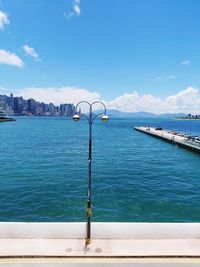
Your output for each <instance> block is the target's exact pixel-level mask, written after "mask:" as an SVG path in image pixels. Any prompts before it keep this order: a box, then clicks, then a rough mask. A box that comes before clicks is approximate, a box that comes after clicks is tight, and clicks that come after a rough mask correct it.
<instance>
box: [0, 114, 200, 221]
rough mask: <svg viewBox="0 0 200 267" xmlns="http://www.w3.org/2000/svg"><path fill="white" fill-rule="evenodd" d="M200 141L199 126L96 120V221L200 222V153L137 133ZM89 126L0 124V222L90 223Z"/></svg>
mask: <svg viewBox="0 0 200 267" xmlns="http://www.w3.org/2000/svg"><path fill="white" fill-rule="evenodd" d="M142 125H146V126H152V127H162V128H164V129H167V130H175V131H179V132H182V133H187V134H193V135H198V136H200V121H186V120H176V119H166V118H156V119H155V118H152V119H151V118H121V119H120V118H110V120H109V122H108V123H103V122H102V121H101V120H100V119H96V120H95V121H94V123H93V143H92V221H94V222H200V155H199V154H197V153H194V152H192V151H189V150H187V149H184V148H181V147H178V146H176V145H173V144H170V143H167V142H164V141H162V140H159V139H156V138H154V137H151V136H148V135H145V134H143V133H141V132H137V131H135V130H133V127H134V126H142ZM87 186H88V122H87V120H84V119H83V120H81V121H79V122H74V121H73V120H72V119H71V118H65V117H17V121H16V122H4V123H0V221H7V222H53V221H54V222H84V221H86V203H87Z"/></svg>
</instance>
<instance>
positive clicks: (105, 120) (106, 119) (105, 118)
mask: <svg viewBox="0 0 200 267" xmlns="http://www.w3.org/2000/svg"><path fill="white" fill-rule="evenodd" d="M101 119H102V121H103V122H108V116H107V115H106V114H105V115H103V116H102V117H101Z"/></svg>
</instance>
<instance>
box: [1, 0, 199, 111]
mask: <svg viewBox="0 0 200 267" xmlns="http://www.w3.org/2000/svg"><path fill="white" fill-rule="evenodd" d="M199 10H200V2H199V1H198V0H191V1H182V0H176V1H174V0H168V1H163V0H110V1H108V0H101V1H98V0H87V1H83V0H60V1H56V0H43V1H40V0H34V1H33V0H30V1H28V2H27V1H26V0H20V1H19V0H1V1H0V94H1V95H2V94H4V93H6V94H10V93H11V92H13V93H14V94H15V95H18V96H20V95H21V96H23V97H24V98H27V99H28V98H34V99H36V100H37V101H43V102H52V103H54V104H55V105H58V104H60V103H66V102H68V101H69V102H72V103H76V102H78V101H79V100H80V99H83V100H88V101H94V100H102V101H104V102H105V103H106V105H107V106H108V108H112V109H117V110H120V111H125V112H137V111H147V112H154V113H165V112H170V113H174V112H184V113H189V112H192V113H199V110H200V91H199V88H200V75H199V71H200V60H199V47H200V31H199V23H200V18H199Z"/></svg>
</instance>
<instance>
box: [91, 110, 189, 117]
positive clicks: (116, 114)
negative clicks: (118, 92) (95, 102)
mask: <svg viewBox="0 0 200 267" xmlns="http://www.w3.org/2000/svg"><path fill="white" fill-rule="evenodd" d="M100 112H101V111H100ZM95 113H96V112H95ZM107 114H108V116H109V117H113V118H115V117H116V118H176V117H184V116H186V115H187V114H185V113H163V114H154V113H150V112H145V111H140V112H122V111H119V110H115V109H109V110H107Z"/></svg>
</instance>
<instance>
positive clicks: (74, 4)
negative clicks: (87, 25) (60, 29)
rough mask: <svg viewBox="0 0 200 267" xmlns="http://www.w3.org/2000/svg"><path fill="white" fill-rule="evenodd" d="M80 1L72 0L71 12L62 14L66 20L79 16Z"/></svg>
mask: <svg viewBox="0 0 200 267" xmlns="http://www.w3.org/2000/svg"><path fill="white" fill-rule="evenodd" d="M80 4H81V1H80V0H73V1H72V11H71V12H64V13H63V14H64V16H65V17H66V18H67V19H71V18H72V17H73V16H75V15H77V16H79V15H80V14H81V7H80Z"/></svg>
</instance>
